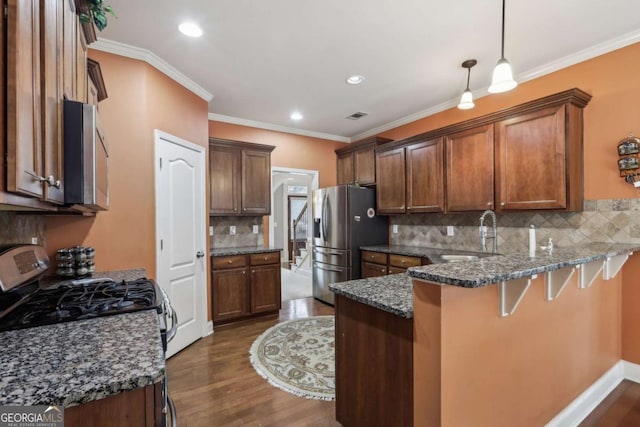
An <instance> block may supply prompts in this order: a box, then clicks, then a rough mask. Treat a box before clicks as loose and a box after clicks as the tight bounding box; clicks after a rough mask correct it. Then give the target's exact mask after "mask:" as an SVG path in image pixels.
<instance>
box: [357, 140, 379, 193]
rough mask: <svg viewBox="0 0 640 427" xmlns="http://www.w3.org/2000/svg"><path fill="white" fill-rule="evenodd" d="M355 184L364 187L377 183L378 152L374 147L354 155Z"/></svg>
mask: <svg viewBox="0 0 640 427" xmlns="http://www.w3.org/2000/svg"><path fill="white" fill-rule="evenodd" d="M353 166H354V169H355V171H354V176H355V179H354V180H355V182H357V183H358V184H362V185H370V184H375V183H376V152H375V148H374V147H373V146H371V147H367V148H365V149H362V150H358V151H356V152H354V153H353Z"/></svg>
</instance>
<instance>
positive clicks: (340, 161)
mask: <svg viewBox="0 0 640 427" xmlns="http://www.w3.org/2000/svg"><path fill="white" fill-rule="evenodd" d="M389 141H391V140H390V139H388V138H381V137H371V138H367V139H363V140H361V141H357V142H354V143H352V144H350V145H349V146H348V147H345V148H340V149H338V150H336V157H337V171H338V184H358V185H375V184H376V151H375V149H376V146H378V145H380V144H384V143H386V142H389Z"/></svg>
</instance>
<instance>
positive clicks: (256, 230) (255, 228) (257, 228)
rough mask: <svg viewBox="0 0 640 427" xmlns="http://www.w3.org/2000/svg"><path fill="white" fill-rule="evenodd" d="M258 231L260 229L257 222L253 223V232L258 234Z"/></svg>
mask: <svg viewBox="0 0 640 427" xmlns="http://www.w3.org/2000/svg"><path fill="white" fill-rule="evenodd" d="M259 231H260V228H259V227H258V224H254V225H253V234H258V232H259Z"/></svg>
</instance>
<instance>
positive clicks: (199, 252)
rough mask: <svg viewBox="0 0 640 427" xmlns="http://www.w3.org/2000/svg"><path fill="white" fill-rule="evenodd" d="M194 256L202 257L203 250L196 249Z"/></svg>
mask: <svg viewBox="0 0 640 427" xmlns="http://www.w3.org/2000/svg"><path fill="white" fill-rule="evenodd" d="M196 256H197V257H198V258H202V257H203V256H204V252H202V251H198V252H196Z"/></svg>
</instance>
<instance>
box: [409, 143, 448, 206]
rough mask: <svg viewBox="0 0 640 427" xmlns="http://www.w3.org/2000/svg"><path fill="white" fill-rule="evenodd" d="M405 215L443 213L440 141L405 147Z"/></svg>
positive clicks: (442, 146) (442, 173) (441, 149)
mask: <svg viewBox="0 0 640 427" xmlns="http://www.w3.org/2000/svg"><path fill="white" fill-rule="evenodd" d="M406 150H407V154H406V163H407V176H406V179H407V212H442V211H444V140H443V138H438V139H434V140H431V141H425V142H420V143H417V144H411V145H409V146H407V148H406Z"/></svg>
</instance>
